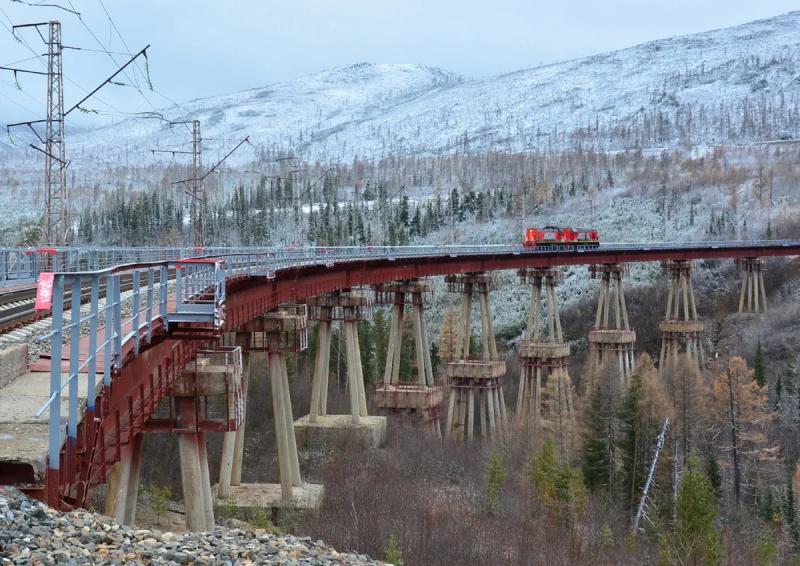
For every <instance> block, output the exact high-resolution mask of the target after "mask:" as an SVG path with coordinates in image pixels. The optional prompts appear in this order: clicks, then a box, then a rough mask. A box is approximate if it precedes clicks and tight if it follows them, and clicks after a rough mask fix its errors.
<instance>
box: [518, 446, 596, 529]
mask: <svg viewBox="0 0 800 566" xmlns="http://www.w3.org/2000/svg"><path fill="white" fill-rule="evenodd" d="M530 480H531V485H532V486H533V488H534V490H535V492H536V494H537V496H538V498H539V500H540V501H541V502H542V504H543V505H544V506H545V508H547V509H548V510H550V511H552V512H555V513H556V514H558V515H559V516H560V517H562V518H565V519H572V518H575V517H577V516H579V515H580V514H582V513H583V511H584V509H585V507H586V488H585V487H584V481H583V474H582V473H581V470H580V469H579V468H573V467H572V466H570V465H569V462H560V461H559V459H558V455H557V452H556V444H555V441H554V440H553V439H552V438H548V439H547V440H545V441H544V444H543V445H542V449H541V450H540V451H539V452H538V453H537V454H536V455H535V456H534V457H533V459H532V461H531V472H530Z"/></svg>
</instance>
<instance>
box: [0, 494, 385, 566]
mask: <svg viewBox="0 0 800 566" xmlns="http://www.w3.org/2000/svg"><path fill="white" fill-rule="evenodd" d="M134 563H135V564H287V565H288V564H348V565H354V566H355V565H361V564H365V565H366V564H381V563H380V562H376V561H373V560H371V559H370V558H369V557H367V556H359V555H355V554H342V553H339V552H336V551H335V550H333V549H332V548H330V547H328V546H325V545H324V544H323V543H322V542H321V541H316V542H315V541H312V540H310V539H308V538H298V537H293V536H288V535H287V536H275V535H271V534H268V533H267V532H266V531H263V530H254V531H246V530H242V529H221V528H217V529H215V530H214V531H213V532H210V533H183V534H180V535H177V534H174V533H169V532H160V531H157V530H149V529H129V528H128V527H124V526H120V525H118V524H116V523H113V522H112V521H111V520H110V519H108V518H107V517H101V516H98V515H95V514H92V513H89V512H86V511H82V510H78V511H72V512H69V513H60V512H58V511H55V510H53V509H50V508H49V507H47V506H46V505H44V504H43V503H41V502H38V501H34V500H31V499H29V498H28V497H26V496H25V495H23V494H22V493H20V492H19V491H17V490H16V489H14V488H8V487H0V564H134Z"/></svg>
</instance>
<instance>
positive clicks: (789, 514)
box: [782, 470, 800, 547]
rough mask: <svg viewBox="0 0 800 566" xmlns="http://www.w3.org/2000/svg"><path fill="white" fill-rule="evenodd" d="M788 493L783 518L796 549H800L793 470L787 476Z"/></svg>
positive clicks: (785, 496) (799, 522) (784, 500)
mask: <svg viewBox="0 0 800 566" xmlns="http://www.w3.org/2000/svg"><path fill="white" fill-rule="evenodd" d="M786 480H787V481H786V492H785V494H784V497H783V509H782V511H783V517H784V519H785V521H786V526H787V528H788V530H789V534H790V535H791V537H792V541H793V542H794V545H795V547H800V520H799V519H798V517H797V506H796V502H795V499H794V477H793V475H792V472H791V470H790V471H789V473H788V474H786Z"/></svg>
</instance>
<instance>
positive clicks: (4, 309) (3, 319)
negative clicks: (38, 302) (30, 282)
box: [0, 286, 36, 335]
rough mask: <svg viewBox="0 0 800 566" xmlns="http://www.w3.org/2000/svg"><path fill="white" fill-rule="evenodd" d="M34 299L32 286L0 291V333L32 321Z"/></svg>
mask: <svg viewBox="0 0 800 566" xmlns="http://www.w3.org/2000/svg"><path fill="white" fill-rule="evenodd" d="M35 299H36V287H34V286H31V287H24V288H21V289H13V290H10V291H7V292H5V293H3V292H0V335H2V334H5V333H7V332H10V331H12V330H14V329H16V328H18V327H20V326H23V325H25V324H27V323H29V322H33V321H34V319H35V316H36V312H35V311H34V308H33V307H34V303H35Z"/></svg>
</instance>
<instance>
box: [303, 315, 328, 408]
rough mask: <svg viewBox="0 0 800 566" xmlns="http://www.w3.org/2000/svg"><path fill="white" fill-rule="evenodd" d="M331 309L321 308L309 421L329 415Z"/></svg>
mask: <svg viewBox="0 0 800 566" xmlns="http://www.w3.org/2000/svg"><path fill="white" fill-rule="evenodd" d="M331 310H332V309H331V307H329V306H323V307H320V308H319V311H318V316H319V323H318V325H317V355H316V360H315V363H314V381H313V383H312V385H311V409H310V410H309V413H308V414H309V421H310V422H312V423H316V422H317V417H318V416H319V415H325V414H327V398H328V372H329V371H330V355H331Z"/></svg>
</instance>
